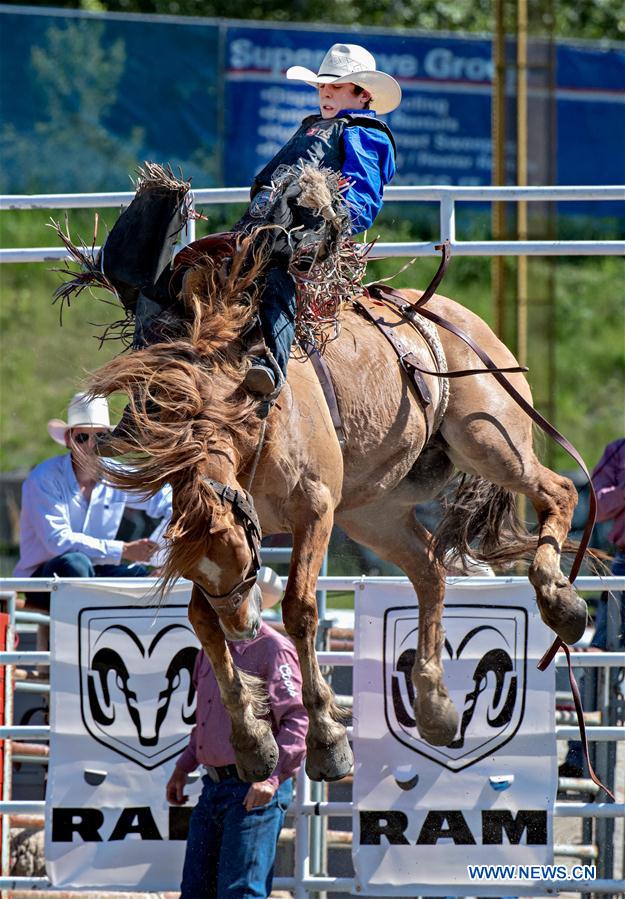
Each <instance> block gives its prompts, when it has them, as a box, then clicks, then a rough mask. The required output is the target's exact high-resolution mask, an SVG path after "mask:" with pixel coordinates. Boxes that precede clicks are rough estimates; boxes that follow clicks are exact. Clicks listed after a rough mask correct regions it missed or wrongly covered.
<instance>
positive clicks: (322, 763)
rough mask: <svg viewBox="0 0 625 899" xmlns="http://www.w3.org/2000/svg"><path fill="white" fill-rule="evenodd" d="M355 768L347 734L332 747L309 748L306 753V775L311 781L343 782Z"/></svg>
mask: <svg viewBox="0 0 625 899" xmlns="http://www.w3.org/2000/svg"><path fill="white" fill-rule="evenodd" d="M353 767H354V756H353V755H352V750H351V747H350V745H349V741H348V739H347V734H343V736H342V737H339V739H338V740H337V741H336V742H335V743H332V744H331V745H330V746H323V747H319V746H316V747H308V749H307V751H306V774H307V775H308V776H309V778H310V779H311V780H327V781H333V780H341V778H343V777H347V775H348V774H349V773H350V772H351V770H352V768H353Z"/></svg>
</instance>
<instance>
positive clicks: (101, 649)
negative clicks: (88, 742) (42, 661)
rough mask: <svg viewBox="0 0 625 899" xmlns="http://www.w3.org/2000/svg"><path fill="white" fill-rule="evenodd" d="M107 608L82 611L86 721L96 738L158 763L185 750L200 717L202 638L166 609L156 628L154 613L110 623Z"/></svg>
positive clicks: (142, 760)
mask: <svg viewBox="0 0 625 899" xmlns="http://www.w3.org/2000/svg"><path fill="white" fill-rule="evenodd" d="M104 611H105V610H94V609H91V610H86V611H85V612H83V613H82V614H81V619H82V620H81V628H80V634H81V666H80V669H81V671H80V674H81V705H82V714H83V722H84V724H85V727H86V728H87V730H88V731H89V733H90V734H91V735H92V736H93V737H94V738H95V739H96V740H98V742H100V743H104V744H105V745H106V746H108V747H109V748H110V749H113V750H114V751H115V752H118V753H120V754H121V755H123V756H125V757H126V758H130V759H132V760H133V761H135V762H136V763H137V764H139V765H141V766H142V767H143V768H148V769H152V768H155V767H157V766H158V765H160V764H162V763H163V762H164V761H166V760H167V759H168V758H171V757H172V756H174V755H177V754H178V753H179V752H180V751H181V750H182V748H183V746H184V744H185V742H186V740H187V738H188V734H189V730H190V728H191V727H192V725H193V724H194V722H195V688H194V686H193V668H194V665H195V660H196V658H197V653H198V646H197V641H196V639H195V636H194V635H193V632H192V631H191V629H190V627H189V625H188V623H187V622H186V620H185V619H182V620H171V618H172V616H164V617H165V620H163V616H162V615H161V616H159V619H158V625H159V626H158V629H157V630H156V631H155V629H154V626H153V625H154V615H151V616H148V615H146V614H145V612H141V614H139V615H136V614H134V615H130V618H131V620H130V621H129V620H128V618H125V616H119V617H118V618H117V621H116V622H112V621H111V618H110V617H109V616H108V615H106V616H103V612H104ZM106 611H108V610H106ZM116 611H117V610H116ZM132 611H133V612H136V611H137V610H136V609H135V610H132ZM120 617H121V618H122V620H124V618H125V620H124V623H118V622H119V621H120ZM85 644H86V645H85Z"/></svg>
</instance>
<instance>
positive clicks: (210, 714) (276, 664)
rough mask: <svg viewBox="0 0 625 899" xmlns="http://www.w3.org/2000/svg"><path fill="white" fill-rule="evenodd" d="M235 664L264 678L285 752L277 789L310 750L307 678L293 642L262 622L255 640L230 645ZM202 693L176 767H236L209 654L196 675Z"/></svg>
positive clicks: (200, 658) (201, 659)
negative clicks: (305, 703)
mask: <svg viewBox="0 0 625 899" xmlns="http://www.w3.org/2000/svg"><path fill="white" fill-rule="evenodd" d="M228 647H229V648H230V652H231V653H232V658H233V661H234V664H235V665H236V666H237V668H240V669H241V670H242V671H246V672H247V673H248V674H254V675H256V676H257V677H261V678H262V679H263V681H264V682H265V684H266V686H267V692H268V693H269V706H270V717H271V729H272V731H273V734H274V737H275V738H276V743H277V744H278V749H279V751H280V754H279V757H278V764H277V765H276V770H275V771H274V773H273V774H272V775H271V777H269V778H268V780H269V782H270V783H272V784H273V785H274V786H275V787H278V785H279V784H280V783H282V782H283V781H284V780H287V778H289V777H292V776H293V775H294V774H295V772H296V771H297V769H298V768H299V766H300V764H301V762H302V759H303V758H304V755H305V752H306V742H305V740H306V731H307V728H308V718H307V716H306V711H305V709H304V706H303V705H302V677H301V673H300V667H299V661H298V659H297V653H296V652H295V648H294V646H293V644H292V643H291V641H290V640H289V639H288V638H287V637H284V636H282V634H279V633H277V632H276V631H275V630H274V629H273V628H271V627H269V625H268V624H266V622H264V621H263V622H262V624H261V626H260V630H259V633H258V636H257V637H256V638H255V639H254V640H242V641H240V642H236V643H234V642H230V641H229V642H228ZM193 679H194V683H195V686H196V689H197V711H196V725H195V727H194V728H193V730H192V732H191V739H190V740H189V745H188V746H187V748H186V749H185V750H184V751H183V753H182V754H181V756H180V758H179V759H178V761H177V762H176V765H177V766H178V767H180V768H182V770H183V771H186V772H187V773H189V772H191V771H194V770H195V769H196V768H197V767H198V765H213V766H215V767H218V766H221V765H233V764H234V763H235V757H234V750H233V748H232V746H231V745H230V734H231V732H232V726H231V723H230V718H229V716H228V713H227V711H226V709H225V708H224V705H223V703H222V701H221V696H220V694H219V687H218V685H217V678H216V677H215V672H214V671H213V667H212V665H211V663H210V662H209V661H208V659H207V658H206V655H205V654H204V652H202V651H200V652H199V653H198V657H197V661H196V663H195V670H194V673H193Z"/></svg>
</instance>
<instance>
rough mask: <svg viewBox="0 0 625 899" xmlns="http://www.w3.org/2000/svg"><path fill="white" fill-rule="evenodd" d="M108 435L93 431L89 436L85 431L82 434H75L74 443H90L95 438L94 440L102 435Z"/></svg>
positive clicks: (73, 436)
mask: <svg viewBox="0 0 625 899" xmlns="http://www.w3.org/2000/svg"><path fill="white" fill-rule="evenodd" d="M104 433H106V432H105V431H93V433H91V434H87V433H86V431H83V432H82V434H73V435H72V440H73V441H74V443H88V442H89V440H90V439H91V438H92V437H93V438H94V440H95V438H96V437H99V436H100V434H104Z"/></svg>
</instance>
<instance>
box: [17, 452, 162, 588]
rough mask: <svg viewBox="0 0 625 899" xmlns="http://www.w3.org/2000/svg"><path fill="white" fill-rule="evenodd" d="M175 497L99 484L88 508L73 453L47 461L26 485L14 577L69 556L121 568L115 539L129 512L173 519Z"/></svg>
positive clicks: (38, 467) (26, 575)
mask: <svg viewBox="0 0 625 899" xmlns="http://www.w3.org/2000/svg"><path fill="white" fill-rule="evenodd" d="M109 464H114V463H109ZM171 495H172V494H171V487H169V485H166V486H165V487H163V489H162V490H159V492H158V493H157V494H156V495H155V496H153V497H151V498H146V497H144V496H141V495H140V494H136V493H135V494H132V493H128V492H126V491H125V490H119V489H118V488H117V487H111V486H110V485H108V484H104V483H102V482H99V483H97V484H96V485H95V487H94V488H93V491H92V492H91V498H90V499H89V502H87V500H86V499H85V498H84V496H83V495H82V494H81V492H80V486H79V484H78V481H77V480H76V475H75V474H74V469H73V466H72V459H71V455H70V453H66V454H65V455H62V456H53V457H52V458H51V459H46V461H45V462H41V463H40V464H39V465H37V466H36V467H35V468H33V470H32V471H31V473H30V474H29V476H28V477H27V478H26V480H25V481H24V484H23V485H22V512H21V517H20V559H19V562H18V563H17V566H16V568H15V571H14V572H13V576H14V577H30V575H31V574H32V573H33V571H35V569H36V568H38V567H39V566H40V565H42V564H43V563H44V562H47V561H48V560H49V559H53V558H55V556H60V555H62V554H63V553H68V552H82V553H84V554H85V555H86V556H87V557H88V558H89V559H91V561H92V562H93V564H94V565H119V564H120V563H121V559H122V551H123V548H124V544H123V541H122V540H117V539H115V538H116V535H117V531H118V528H119V524H120V522H121V520H122V516H123V514H124V509H125V508H126V506H129V507H130V508H132V509H143V510H145V512H147V514H148V515H149V516H150V517H151V518H162V517H164V516H166V517H167V518H169V517H170V516H171Z"/></svg>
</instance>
